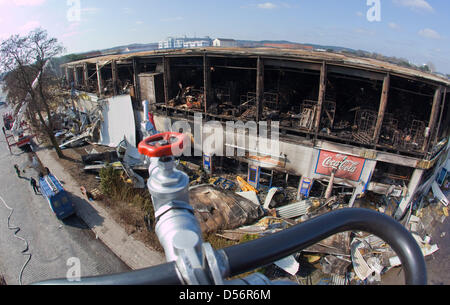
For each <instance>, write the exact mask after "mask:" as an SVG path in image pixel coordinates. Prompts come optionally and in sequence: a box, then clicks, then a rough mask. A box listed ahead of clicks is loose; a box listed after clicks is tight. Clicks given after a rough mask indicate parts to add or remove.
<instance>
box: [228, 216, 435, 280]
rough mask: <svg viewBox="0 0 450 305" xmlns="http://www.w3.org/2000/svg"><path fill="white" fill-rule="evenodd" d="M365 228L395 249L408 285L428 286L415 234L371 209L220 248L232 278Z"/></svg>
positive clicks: (317, 218)
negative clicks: (338, 235)
mask: <svg viewBox="0 0 450 305" xmlns="http://www.w3.org/2000/svg"><path fill="white" fill-rule="evenodd" d="M345 231H365V232H368V233H371V234H374V235H376V236H378V237H380V238H381V239H383V240H384V241H385V242H386V243H388V244H389V245H390V246H391V247H392V249H393V250H394V251H395V252H396V254H397V255H398V257H399V258H400V261H401V262H402V264H403V266H404V271H405V281H406V284H408V285H426V283H427V270H426V265H425V259H424V257H423V254H422V251H421V249H420V247H419V246H418V244H417V242H416V241H415V240H414V238H413V237H412V235H411V234H410V233H409V232H408V231H407V230H406V229H405V228H404V227H403V226H402V225H401V224H400V223H399V222H397V221H395V220H394V219H392V218H391V217H388V216H386V215H384V214H381V213H378V212H375V211H371V210H368V209H342V210H337V211H334V212H331V213H327V214H325V215H322V216H318V217H316V218H313V219H311V220H309V221H306V222H304V223H301V224H299V225H296V226H294V227H291V228H289V229H286V230H284V231H281V232H278V233H275V234H272V235H269V236H267V237H264V238H261V239H257V240H254V241H250V242H247V243H245V244H241V245H236V246H231V247H228V248H225V249H222V250H220V253H221V254H222V255H223V256H225V258H226V261H227V262H228V270H227V272H225V276H227V277H231V276H235V275H238V274H241V273H244V272H248V271H251V270H254V269H256V268H258V267H261V266H265V265H268V264H270V263H273V262H275V261H277V260H280V259H282V258H285V257H287V256H289V255H291V254H294V253H297V252H299V251H301V250H303V249H305V248H307V247H309V246H311V245H314V244H315V243H317V242H320V241H322V240H324V239H325V238H327V237H329V236H332V235H334V234H337V233H340V232H345Z"/></svg>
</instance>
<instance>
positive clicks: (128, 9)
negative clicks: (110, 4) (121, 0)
mask: <svg viewBox="0 0 450 305" xmlns="http://www.w3.org/2000/svg"><path fill="white" fill-rule="evenodd" d="M122 12H123V13H124V14H127V15H131V14H133V13H134V10H133V9H132V8H131V7H124V8H123V9H122Z"/></svg>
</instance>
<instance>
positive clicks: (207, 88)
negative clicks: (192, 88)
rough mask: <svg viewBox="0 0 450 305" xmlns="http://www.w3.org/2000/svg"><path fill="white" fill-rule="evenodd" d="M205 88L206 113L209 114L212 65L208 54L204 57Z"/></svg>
mask: <svg viewBox="0 0 450 305" xmlns="http://www.w3.org/2000/svg"><path fill="white" fill-rule="evenodd" d="M203 88H204V93H203V97H204V103H205V113H208V101H209V100H210V97H211V64H210V60H209V57H208V56H207V55H206V53H205V54H204V55H203Z"/></svg>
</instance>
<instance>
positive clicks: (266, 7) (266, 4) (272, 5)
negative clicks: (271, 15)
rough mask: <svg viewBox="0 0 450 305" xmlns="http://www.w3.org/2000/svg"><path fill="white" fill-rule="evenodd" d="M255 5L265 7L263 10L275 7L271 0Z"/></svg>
mask: <svg viewBox="0 0 450 305" xmlns="http://www.w3.org/2000/svg"><path fill="white" fill-rule="evenodd" d="M257 6H258V8H261V9H265V10H271V9H274V8H276V7H277V6H276V5H275V4H273V3H272V2H265V3H260V4H258V5H257Z"/></svg>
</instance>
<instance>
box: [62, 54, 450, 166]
mask: <svg viewBox="0 0 450 305" xmlns="http://www.w3.org/2000/svg"><path fill="white" fill-rule="evenodd" d="M205 59H206V61H205ZM164 62H165V63H166V64H165V65H164ZM261 62H262V63H263V71H262V72H263V73H262V75H259V74H258V58H257V57H256V56H244V55H242V56H240V55H230V56H221V55H208V54H206V55H204V54H202V55H180V56H167V57H165V58H163V57H162V56H160V57H157V56H155V57H144V58H135V62H132V61H128V62H120V63H117V65H116V67H117V69H116V70H117V88H116V92H114V87H113V71H112V64H107V65H104V66H102V67H101V79H102V82H103V88H104V89H103V92H102V95H104V96H108V95H113V94H126V93H129V92H130V90H131V88H132V87H133V85H134V82H135V79H134V76H135V75H134V73H135V71H134V66H136V68H137V73H138V74H139V73H146V72H152V73H153V72H160V73H162V75H164V71H165V69H168V71H167V72H168V73H166V75H164V82H162V86H163V87H164V88H162V91H163V92H164V91H165V95H167V96H166V97H167V100H166V101H165V102H163V103H159V104H158V105H157V107H156V112H159V113H161V114H164V115H169V116H174V117H177V116H180V117H183V118H187V119H192V118H193V115H194V113H203V115H207V116H209V117H210V118H211V119H214V120H218V121H223V122H225V121H230V120H234V121H238V120H240V121H244V122H245V121H279V122H280V132H281V135H282V136H286V135H289V136H290V135H293V136H296V137H298V139H299V140H302V139H306V140H308V141H315V140H316V139H326V140H329V141H333V142H338V143H344V144H350V145H358V146H360V147H365V148H369V149H377V150H383V151H388V152H393V153H397V154H402V155H407V156H411V157H424V156H425V153H426V152H425V151H424V148H426V144H427V143H425V139H426V135H427V133H429V135H430V139H431V141H430V144H431V145H430V149H433V147H434V146H436V145H435V144H436V143H438V142H439V141H441V140H444V139H446V138H447V137H448V134H449V133H450V110H449V105H448V104H449V103H448V102H447V101H446V100H448V99H447V98H446V93H445V87H444V90H443V92H442V96H441V100H442V101H444V102H442V103H441V104H440V105H439V107H438V109H437V122H436V126H435V129H434V130H431V131H428V130H427V127H428V126H429V121H430V116H431V111H432V107H433V101H434V95H435V92H436V89H437V86H436V85H432V84H430V83H427V82H422V81H418V80H411V79H409V78H407V77H400V76H398V75H391V76H390V84H389V90H388V99H387V104H386V110H385V113H384V120H383V122H382V124H381V129H380V131H379V140H378V142H376V141H374V140H375V133H376V128H377V120H378V115H379V110H380V101H381V98H382V91H383V82H384V76H385V75H384V74H381V73H374V72H370V71H366V70H363V69H356V68H347V67H346V68H342V67H339V66H333V65H328V69H327V73H326V77H325V79H326V84H325V85H326V86H325V90H324V92H325V95H324V98H323V101H322V105H321V113H320V120H319V126H318V129H317V130H316V126H315V124H316V117H317V115H318V110H319V108H320V107H319V92H320V81H321V71H320V66H321V63H302V62H298V61H287V60H285V59H273V58H268V59H267V60H266V59H265V58H262V57H261ZM83 71H84V70H83V67H80V66H78V67H77V68H76V73H77V78H78V86H79V87H80V89H81V88H83V89H85V90H87V91H89V92H93V93H96V92H97V76H96V65H95V64H92V63H91V64H87V74H88V77H89V80H88V88H84V85H85V82H84V77H85V76H84V73H83ZM68 76H69V79H68V81H69V84H70V82H73V78H74V73H73V68H71V69H69V71H68ZM258 76H259V79H261V80H263V82H260V83H259V86H260V88H259V89H260V93H261V95H262V96H260V101H261V103H262V105H260V107H261V108H260V109H261V110H262V111H261V113H260V117H257V114H258V111H257V106H258V101H257V96H258V95H257V86H258V81H257V79H258ZM164 83H166V84H167V88H165V85H164ZM158 86H161V84H159V85H158ZM205 86H206V90H205ZM132 98H134V99H136V100H137V101H136V102H135V103H134V105H139V104H140V103H139V101H138V99H139V90H138V92H134V95H133V96H132Z"/></svg>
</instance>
